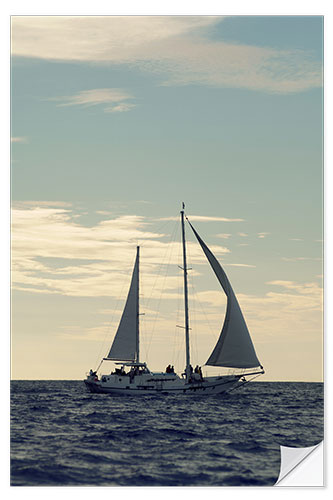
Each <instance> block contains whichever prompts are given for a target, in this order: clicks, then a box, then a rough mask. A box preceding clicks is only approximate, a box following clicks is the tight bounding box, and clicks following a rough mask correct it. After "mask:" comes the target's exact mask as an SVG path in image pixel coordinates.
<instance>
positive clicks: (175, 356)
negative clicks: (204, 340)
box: [172, 245, 184, 365]
mask: <svg viewBox="0 0 333 500" xmlns="http://www.w3.org/2000/svg"><path fill="white" fill-rule="evenodd" d="M177 263H178V267H179V268H180V267H181V266H180V263H181V245H178V256H177ZM182 283H183V279H182V277H181V275H180V273H178V280H177V314H176V320H177V321H176V323H175V326H174V331H173V352H172V360H174V364H175V365H178V362H179V356H180V352H183V349H181V348H183V344H184V337H183V336H181V337H180V336H179V332H178V329H177V324H179V323H180V304H181V299H182V288H183V287H182ZM181 339H182V340H181Z"/></svg>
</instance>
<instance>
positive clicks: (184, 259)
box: [180, 202, 190, 378]
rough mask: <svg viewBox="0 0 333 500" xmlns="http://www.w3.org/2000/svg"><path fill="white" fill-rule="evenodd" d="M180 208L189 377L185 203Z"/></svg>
mask: <svg viewBox="0 0 333 500" xmlns="http://www.w3.org/2000/svg"><path fill="white" fill-rule="evenodd" d="M182 208H183V210H181V212H180V215H181V222H182V241H183V271H184V304H185V346H186V347H185V348H186V368H185V373H186V377H187V378H188V377H189V367H190V338H189V330H190V327H189V318H188V290H187V263H186V245H185V224H184V208H185V204H184V202H183V206H182Z"/></svg>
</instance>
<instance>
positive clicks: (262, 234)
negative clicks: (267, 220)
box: [257, 233, 271, 239]
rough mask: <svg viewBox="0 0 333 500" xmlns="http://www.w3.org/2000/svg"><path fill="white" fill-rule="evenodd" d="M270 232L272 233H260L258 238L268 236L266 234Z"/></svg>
mask: <svg viewBox="0 0 333 500" xmlns="http://www.w3.org/2000/svg"><path fill="white" fill-rule="evenodd" d="M269 234H271V233H258V235H257V236H258V238H261V239H263V238H266V236H268V235H269Z"/></svg>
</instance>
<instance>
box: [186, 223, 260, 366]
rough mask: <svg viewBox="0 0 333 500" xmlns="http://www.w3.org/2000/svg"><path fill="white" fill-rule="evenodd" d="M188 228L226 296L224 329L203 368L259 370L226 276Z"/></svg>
mask: <svg viewBox="0 0 333 500" xmlns="http://www.w3.org/2000/svg"><path fill="white" fill-rule="evenodd" d="M189 224H190V226H191V228H192V230H193V232H194V234H195V236H196V238H197V240H198V242H199V243H200V245H201V248H202V250H203V252H204V253H205V255H206V257H207V259H208V262H209V263H210V265H211V267H212V269H213V271H214V273H215V275H216V277H217V279H218V280H219V282H220V284H221V286H222V288H223V290H224V292H225V294H226V296H227V311H226V316H225V320H224V324H223V328H222V331H221V334H220V337H219V339H218V341H217V344H216V346H215V347H214V349H213V352H212V354H211V355H210V357H209V359H208V361H207V362H206V365H210V366H224V367H230V368H254V367H257V366H261V365H260V362H259V360H258V358H257V355H256V352H255V349H254V346H253V343H252V340H251V337H250V334H249V331H248V329H247V326H246V323H245V320H244V317H243V314H242V311H241V309H240V307H239V304H238V301H237V298H236V295H235V293H234V291H233V289H232V287H231V284H230V282H229V280H228V278H227V275H226V274H225V272H224V271H223V269H222V267H221V265H220V264H219V262H218V261H217V259H216V258H215V256H214V255H213V254H212V252H211V251H210V250H209V248H208V247H207V245H206V244H205V243H204V241H203V240H202V239H201V238H200V236H199V235H198V233H197V232H196V230H195V229H194V227H193V226H192V224H191V223H190V222H189Z"/></svg>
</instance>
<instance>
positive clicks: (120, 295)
mask: <svg viewBox="0 0 333 500" xmlns="http://www.w3.org/2000/svg"><path fill="white" fill-rule="evenodd" d="M125 281H126V280H122V287H121V291H120V294H119V295H118V298H117V301H116V305H115V307H114V309H113V312H112V316H111V319H110V321H109V324H108V327H107V330H106V333H105V335H104V339H103V343H102V344H101V347H100V349H99V354H98V357H97V359H96V361H95V363H94V366H96V365H97V363H98V360H99V359H101V353H102V351H103V350H104V344H105V343H106V338H107V337H108V336H109V333H110V329H111V325H112V324H113V320H114V316H115V313H116V310H117V309H118V306H119V302H120V300H121V297H123V291H124V288H125ZM102 361H103V360H102ZM101 364H102V362H101V363H100V364H99V365H98V368H97V370H98V369H99V367H100V366H101ZM97 370H96V371H97Z"/></svg>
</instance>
